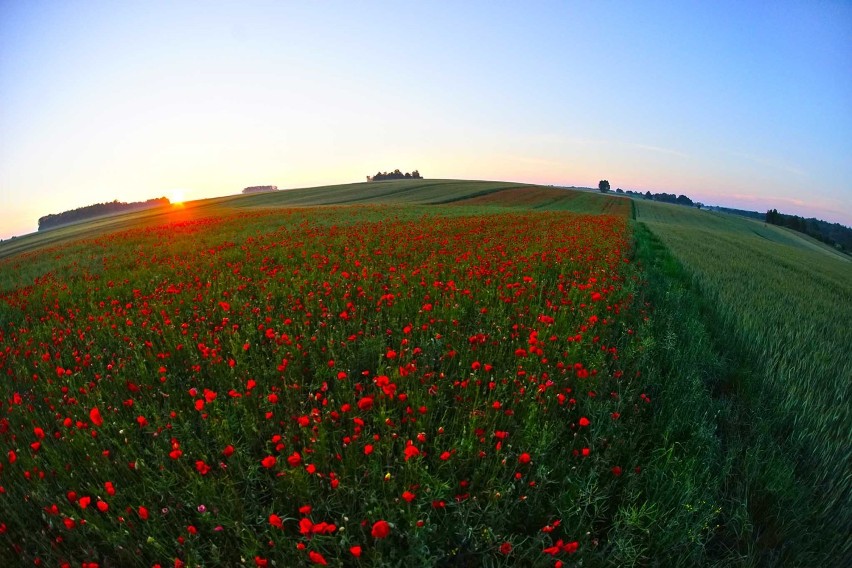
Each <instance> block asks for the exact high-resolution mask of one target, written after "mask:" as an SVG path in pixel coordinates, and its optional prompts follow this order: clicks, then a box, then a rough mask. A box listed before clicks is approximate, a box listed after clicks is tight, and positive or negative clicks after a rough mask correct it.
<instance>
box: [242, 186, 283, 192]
mask: <svg viewBox="0 0 852 568" xmlns="http://www.w3.org/2000/svg"><path fill="white" fill-rule="evenodd" d="M270 191H278V186H277V185H253V186H251V187H247V188H245V189H244V190H243V193H267V192H270Z"/></svg>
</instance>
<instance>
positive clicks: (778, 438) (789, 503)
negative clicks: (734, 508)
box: [636, 200, 852, 564]
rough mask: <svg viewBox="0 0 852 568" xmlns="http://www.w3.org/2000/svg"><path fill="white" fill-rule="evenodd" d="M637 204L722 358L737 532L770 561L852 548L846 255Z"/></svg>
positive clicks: (715, 384)
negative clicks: (741, 508)
mask: <svg viewBox="0 0 852 568" xmlns="http://www.w3.org/2000/svg"><path fill="white" fill-rule="evenodd" d="M636 208H637V220H638V221H639V222H641V223H643V224H645V225H646V226H647V227H648V228H649V229H650V230H651V231H652V232H653V233H654V234H655V235H656V237H657V238H658V239H659V240H660V241H661V243H662V244H663V245H665V246H666V248H668V249H669V250H670V251H671V253H672V255H673V256H674V257H676V259H677V261H678V262H679V263H680V264H681V265H682V267H683V269H684V270H685V272H686V273H687V274H689V278H690V280H691V284H692V286H693V287H694V288H695V289H696V290H698V291H699V293H700V296H701V301H702V304H703V305H704V308H703V309H704V311H705V313H706V315H707V321H708V322H709V323H708V325H709V326H710V328H711V329H712V330H713V332H714V335H715V338H716V346H717V349H718V350H720V352H721V353H722V355H723V356H724V357H725V358H726V361H725V365H726V366H727V369H722V370H720V371H717V372H718V376H711V377H708V380H707V384H708V388H709V389H711V390H712V391H714V393H715V396H717V397H720V399H722V400H725V401H726V403H727V404H729V405H730V406H731V410H730V413H731V420H732V421H733V422H732V423H731V424H729V425H726V426H724V427H723V428H722V429H723V430H724V429H725V428H727V429H728V430H729V431H730V432H729V434H728V437H729V438H730V439H731V440H734V441H733V442H732V444H734V445H733V446H732V447H731V448H732V449H731V451H732V452H733V453H734V454H737V455H739V456H740V457H739V463H737V464H736V465H735V467H738V468H739V472H738V473H737V474H735V475H734V479H736V483H734V484H731V487H732V488H733V495H732V496H733V497H734V498H735V499H737V500H739V501H740V502H742V503H744V504H747V506H748V507H749V509H750V514H751V516H752V520H753V524H754V527H755V528H754V529H753V530H754V533H752V535H748V534H746V535H745V537H744V541H749V540H751V541H752V542H758V541H763V542H768V543H774V544H770V545H765V546H767V548H768V550H765V551H764V552H765V553H766V554H767V556H764V560H765V561H769V562H773V561H774V562H778V561H781V558H784V557H783V556H782V557H773V556H771V555H772V554H796V553H801V554H803V556H801V557H799V558H800V559H799V560H791V559H793V558H796V557H795V556H790V557H787V561H788V562H793V563H794V564H798V563H801V562H805V561H807V562H815V561H817V559H819V558H820V555H827V556H823V558H834V559H837V558H840V557H843V556H850V555H852V548H850V542H849V539H848V538H846V537H848V534H845V535H844V532H845V531H846V530H847V529H848V527H849V526H850V525H852V517H850V513H849V511H852V489H851V488H850V485H852V483H850V476H849V469H848V468H849V463H850V462H849V460H850V447H849V441H850V440H852V352H850V350H849V347H850V345H852V327H850V325H849V322H850V321H852V263H850V262H849V261H848V259H845V258H842V257H840V256H838V255H837V253H836V252H835V251H832V250H830V249H827V248H826V247H824V246H823V245H821V244H820V245H815V244H814V243H813V242H809V241H806V240H804V239H800V238H799V237H798V236H796V235H794V234H792V233H790V232H789V231H786V230H784V229H781V228H778V227H773V226H766V225H763V224H761V223H758V222H754V221H752V220H747V219H739V218H736V217H732V216H728V215H720V214H716V213H709V212H702V211H696V210H683V208H678V207H676V206H669V205H666V204H658V203H652V202H645V201H639V200H637V202H636ZM816 246H818V247H820V248H821V250H814V247H816ZM726 375H727V376H726ZM746 425H748V426H746ZM736 444H740V447H741V450H740V451H741V452H742V453H738V450H735V449H733V448H735V447H737V446H736ZM773 525H774V526H773ZM782 525H783V526H782ZM802 527H804V528H802ZM844 527H846V528H844ZM761 533H763V534H761ZM767 535H769V536H768V537H767ZM792 542H795V543H796V544H795V545H791V544H790V543H792ZM781 543H787V546H786V550H785V549H784V547H782V545H781ZM805 554H812V556H804V555H805ZM772 558H774V560H770V559H772ZM803 559H807V560H803Z"/></svg>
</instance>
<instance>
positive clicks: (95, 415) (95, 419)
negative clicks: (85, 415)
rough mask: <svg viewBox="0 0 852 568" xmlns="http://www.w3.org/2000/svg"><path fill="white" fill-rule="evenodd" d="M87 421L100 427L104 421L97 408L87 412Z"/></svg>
mask: <svg viewBox="0 0 852 568" xmlns="http://www.w3.org/2000/svg"><path fill="white" fill-rule="evenodd" d="M89 419H90V420H91V421H92V424H94V425H95V426H101V425H103V423H104V419H103V417H102V416H101V411H100V410H99V409H98V407H97V406H96V407H94V408H92V409H91V410H90V411H89Z"/></svg>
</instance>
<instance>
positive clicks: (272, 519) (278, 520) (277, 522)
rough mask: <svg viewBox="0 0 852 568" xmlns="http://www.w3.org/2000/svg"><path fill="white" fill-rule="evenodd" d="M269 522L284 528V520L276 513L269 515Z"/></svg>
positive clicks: (276, 526)
mask: <svg viewBox="0 0 852 568" xmlns="http://www.w3.org/2000/svg"><path fill="white" fill-rule="evenodd" d="M269 524H270V525H272V526H273V527H275V528H278V529H280V528H284V521H283V520H282V519H281V517H279V516H278V515H276V514H274V513H273V514H272V515H269Z"/></svg>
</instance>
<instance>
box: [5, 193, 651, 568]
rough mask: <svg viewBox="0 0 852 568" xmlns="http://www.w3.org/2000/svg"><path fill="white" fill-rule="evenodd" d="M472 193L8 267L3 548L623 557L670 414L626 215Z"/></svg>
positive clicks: (51, 255)
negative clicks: (653, 384)
mask: <svg viewBox="0 0 852 568" xmlns="http://www.w3.org/2000/svg"><path fill="white" fill-rule="evenodd" d="M469 212H471V210H470V209H467V208H464V207H452V208H446V210H445V208H431V209H429V211H428V212H426V211H425V210H406V211H405V212H402V211H401V210H394V209H393V208H377V207H364V208H352V207H324V208H318V209H275V210H263V209H258V210H255V209H249V210H244V211H243V212H242V213H234V212H229V213H227V214H224V213H223V214H222V215H217V216H210V217H204V216H197V217H191V216H190V217H187V218H186V219H185V220H182V221H174V222H172V223H169V224H165V225H155V226H148V227H141V228H134V229H130V230H127V231H122V232H120V233H113V234H108V235H103V236H100V237H97V238H94V239H90V240H88V241H85V242H78V243H72V244H69V245H68V248H65V249H61V248H60V249H59V250H57V249H48V250H45V251H41V252H33V253H28V254H27V255H25V256H23V257H20V258H19V257H13V258H10V259H7V260H5V261H0V270H3V271H4V272H5V273H6V276H5V278H6V281H5V282H6V284H5V285H4V287H3V289H2V292H0V374H2V377H3V378H2V381H3V382H2V385H3V387H2V400H3V405H2V412H0V449H2V452H0V455H2V457H0V460H2V462H0V463H2V467H0V487H2V491H0V504H2V506H0V558H7V559H9V558H12V556H10V555H12V554H14V558H18V559H22V560H24V561H26V562H27V563H33V562H46V561H49V562H50V564H51V565H53V564H54V563H57V562H60V563H61V562H69V563H71V565H75V566H76V565H80V564H81V563H83V564H84V565H85V563H89V562H95V563H100V564H101V565H107V564H109V565H122V566H131V565H144V566H151V565H153V564H154V563H160V564H162V565H166V564H168V565H183V564H184V563H186V565H189V566H192V565H196V564H198V565H235V564H238V563H240V562H243V559H246V560H245V561H246V562H249V563H252V564H256V565H258V566H265V565H269V563H270V562H271V561H273V560H275V561H277V563H278V565H282V563H284V564H287V565H290V564H294V563H301V564H315V565H316V564H325V563H328V564H330V565H356V564H357V563H358V562H367V563H370V564H388V565H398V564H402V563H406V562H407V563H411V562H415V563H417V564H418V565H424V564H426V565H430V564H441V563H446V562H473V563H476V564H480V563H484V562H487V563H491V564H493V565H515V564H517V563H522V564H529V565H553V564H554V563H556V564H557V565H558V564H559V563H560V562H563V561H567V560H568V559H577V560H580V559H586V561H587V562H594V561H595V559H597V561H601V559H603V558H606V554H607V548H608V544H607V543H608V540H607V537H608V531H609V530H610V528H611V526H612V523H613V519H614V518H615V517H616V515H617V514H618V512H619V510H621V509H620V508H621V507H623V506H624V505H625V504H631V501H630V500H631V498H630V497H628V496H627V494H626V493H625V491H626V487H628V486H629V484H630V479H631V478H632V477H633V476H638V475H640V471H641V465H642V464H641V463H639V460H640V458H641V453H640V452H639V451H638V448H639V446H640V445H641V443H642V441H641V435H639V434H640V433H641V429H642V425H643V424H645V423H646V422H647V416H648V413H649V412H650V408H651V404H650V402H651V401H650V399H649V398H648V397H647V396H646V395H645V394H644V392H643V390H642V385H641V384H640V382H639V381H637V380H636V379H635V377H634V375H635V369H634V368H633V367H632V366H631V361H632V360H633V359H634V357H635V353H636V351H637V349H638V348H639V347H638V338H637V334H636V328H635V325H634V324H636V323H638V322H639V321H640V320H641V310H640V309H639V306H638V305H637V302H636V300H635V292H636V286H637V273H636V271H635V269H634V267H633V265H632V263H631V262H630V261H629V257H630V250H631V244H630V231H629V225H628V222H627V219H626V216H623V215H622V216H607V215H597V216H589V215H576V214H571V213H564V212H563V213H548V212H532V213H531V212H517V211H507V212H504V213H501V214H481V215H477V214H473V215H471V214H467V213H469ZM69 253H73V254H69ZM24 265H30V266H38V267H40V268H41V269H43V270H42V272H41V273H40V274H39V275H38V277H37V278H29V277H28V276H27V274H28V273H26V272H25V271H24V272H17V273H18V274H22V275H23V276H24V279H23V280H21V281H20V282H19V284H18V285H17V286H13V285H11V284H10V282H12V283H13V282H14V277H9V276H8V274H9V269H11V268H12V267H15V268H16V269H18V268H20V269H22V270H23V269H24ZM48 268H49V269H48ZM3 555H6V556H5V557H4V556H3Z"/></svg>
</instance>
